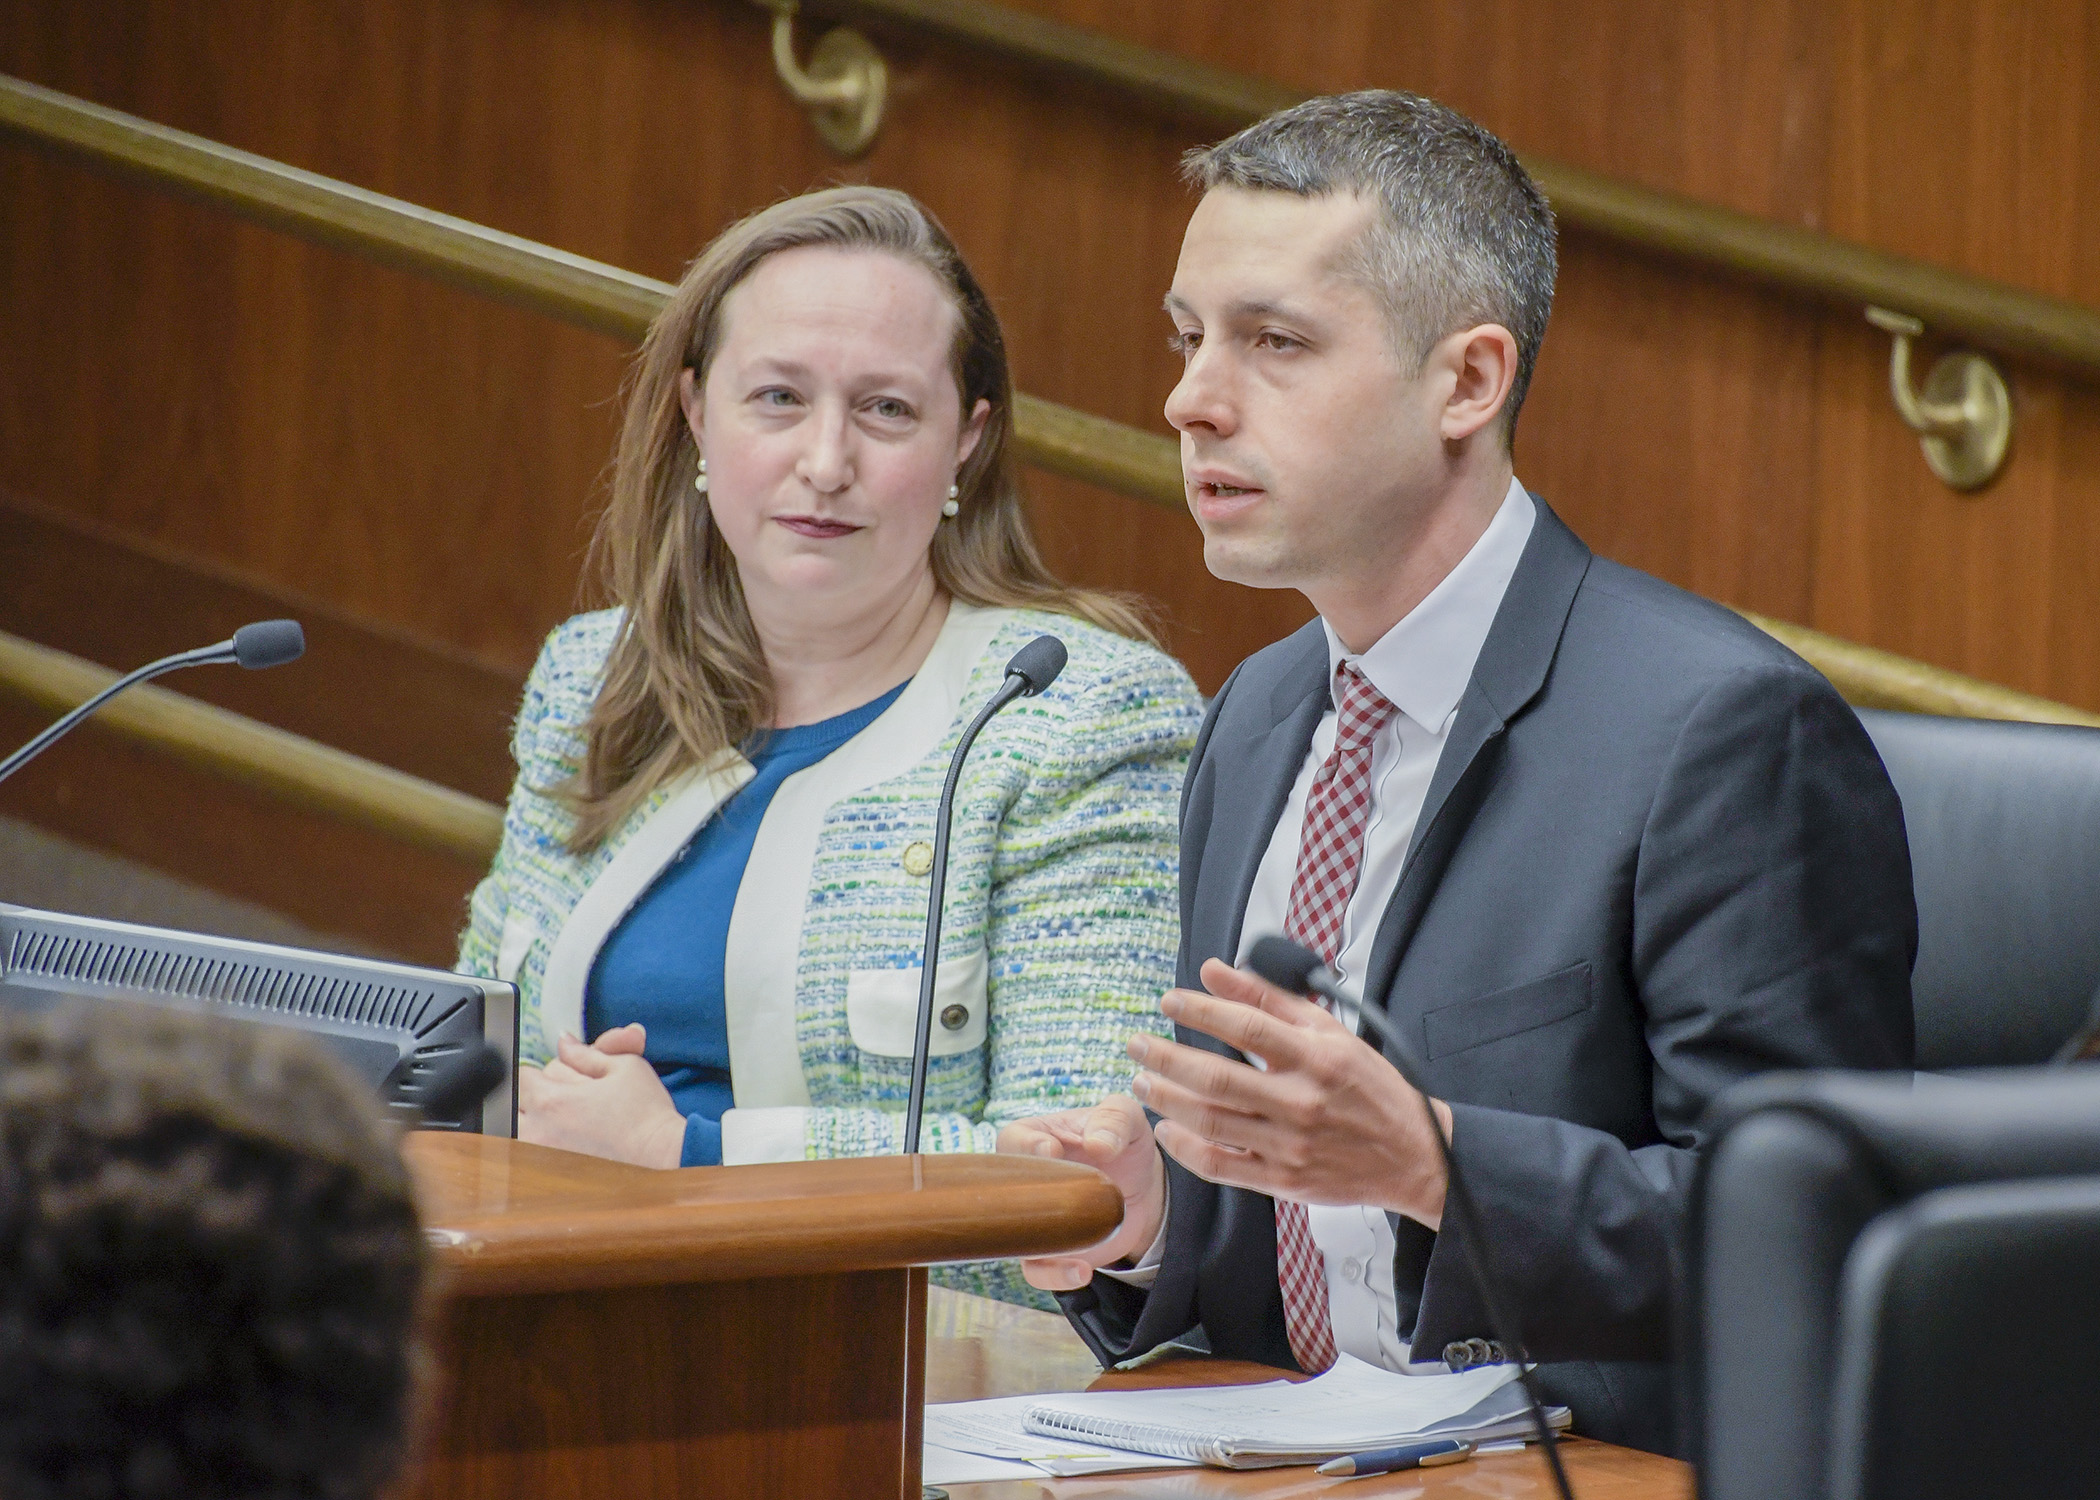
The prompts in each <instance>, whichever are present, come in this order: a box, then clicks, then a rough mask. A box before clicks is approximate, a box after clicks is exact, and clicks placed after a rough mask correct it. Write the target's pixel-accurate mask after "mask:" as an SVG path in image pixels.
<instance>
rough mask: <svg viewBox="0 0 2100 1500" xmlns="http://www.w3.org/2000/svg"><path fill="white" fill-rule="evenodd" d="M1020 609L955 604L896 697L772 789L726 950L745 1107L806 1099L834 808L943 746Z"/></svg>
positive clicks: (733, 1065)
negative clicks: (802, 1002) (821, 896)
mask: <svg viewBox="0 0 2100 1500" xmlns="http://www.w3.org/2000/svg"><path fill="white" fill-rule="evenodd" d="M1012 614H1013V611H1011V610H1005V609H977V608H974V607H972V606H971V605H968V604H963V603H961V602H959V601H958V602H956V603H953V604H950V605H949V606H948V618H947V620H946V621H945V622H943V623H942V625H941V633H940V634H939V635H938V636H937V637H935V639H934V643H933V649H932V650H931V651H929V652H928V653H927V654H926V660H925V661H924V662H923V663H921V664H920V667H919V670H918V671H917V672H915V673H913V674H912V679H911V682H910V683H909V684H908V685H907V686H906V687H905V689H904V691H903V692H902V693H899V694H898V695H897V701H896V702H895V703H892V704H891V705H890V706H889V707H888V708H886V709H884V710H883V711H882V713H881V714H880V715H879V716H878V717H877V718H876V720H875V722H874V723H872V724H870V725H869V726H868V727H867V728H865V729H863V730H862V731H861V732H860V733H859V734H857V735H855V736H854V737H853V738H852V739H850V740H848V741H847V742H846V743H845V744H843V745H841V746H839V748H838V749H836V750H834V751H832V753H831V754H830V755H828V756H826V757H825V758H824V759H823V760H820V761H818V762H817V763H816V764H815V765H813V766H808V767H805V768H804V769H803V770H800V771H797V772H796V773H795V774H794V775H792V776H790V777H788V778H787V780H785V781H783V782H781V784H780V789H779V790H778V791H776V792H774V793H773V800H772V801H771V802H770V803H768V804H767V806H766V816H765V819H764V821H762V822H761V823H760V824H759V825H758V837H757V838H756V839H755V840H754V841H753V843H752V846H751V859H750V862H749V863H748V864H746V865H745V866H744V878H743V881H742V883H741V884H739V885H738V886H737V893H736V907H735V909H734V910H733V911H732V912H731V913H730V916H729V943H728V948H727V951H726V952H725V953H724V954H723V959H722V993H723V997H724V1000H725V1002H726V1004H727V1007H728V1019H729V1076H730V1079H731V1082H732V1085H733V1087H734V1089H735V1093H736V1107H737V1108H738V1109H767V1108H775V1107H779V1106H783V1105H803V1104H808V1103H809V1088H808V1085H807V1084H806V1083H805V1082H804V1080H803V1077H802V1044H801V1040H800V1039H799V1038H798V1037H797V1036H796V1034H795V1011H796V1006H795V980H796V973H797V970H798V969H799V968H800V966H801V960H802V919H803V914H804V913H805V912H806V911H807V910H808V909H809V882H810V870H811V868H812V867H813V866H814V865H815V863H816V858H817V840H818V838H819V837H820V836H821V835H822V833H823V831H824V817H825V814H827V813H829V812H830V811H831V809H832V808H833V807H834V806H835V805H836V804H838V803H839V802H842V801H844V800H845V799H846V798H848V797H851V796H854V795H855V794H856V793H859V792H862V791H865V790H866V789H867V788H869V787H871V786H875V785H878V784H879V783H881V782H885V781H890V780H893V779H895V778H896V777H899V776H902V775H904V774H905V773H906V772H907V771H909V770H911V769H912V767H914V766H916V765H918V764H919V762H920V761H922V760H924V759H925V758H926V757H927V756H929V755H931V754H932V753H933V752H934V750H935V749H936V748H937V747H938V746H939V745H940V742H941V739H942V737H943V736H944V735H946V734H947V732H948V727H949V725H950V724H952V723H953V722H954V720H955V716H956V713H957V712H958V710H959V709H960V707H961V704H962V690H963V688H964V686H965V685H966V684H967V683H968V682H969V680H970V673H971V671H972V670H973V669H975V667H976V665H977V663H978V661H979V659H981V658H982V657H983V655H984V653H985V649H986V648H987V647H988V646H990V645H991V643H992V638H993V637H994V636H996V635H997V634H998V633H999V631H1000V629H1001V628H1002V627H1003V626H1004V625H1005V624H1006V622H1007V620H1008V619H1009V618H1011V617H1012Z"/></svg>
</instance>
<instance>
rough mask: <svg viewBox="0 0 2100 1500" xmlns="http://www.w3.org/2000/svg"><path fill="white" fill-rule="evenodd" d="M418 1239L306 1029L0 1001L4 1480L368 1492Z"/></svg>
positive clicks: (406, 1373) (44, 1484)
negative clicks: (10, 1010)
mask: <svg viewBox="0 0 2100 1500" xmlns="http://www.w3.org/2000/svg"><path fill="white" fill-rule="evenodd" d="M425 1256H426V1252H425V1250H424V1245H423V1236H422V1232H421V1228H420V1226H419V1224H418V1221H417V1218H416V1210H415V1204H414V1201H413V1198H412V1197H411V1191H410V1182H409V1176H408V1172H407V1170H406V1168H405V1167H404V1166H403V1165H402V1162H401V1157H400V1153H399V1151H398V1150H397V1148H396V1145H395V1141H394V1138H393V1134H392V1131H391V1128H390V1127H388V1126H386V1125H384V1124H383V1123H382V1122H381V1121H380V1119H379V1117H378V1111H377V1109H376V1107H375V1105H374V1101H373V1100H372V1099H371V1098H370V1097H369V1093H368V1091H367V1090H366V1089H364V1088H363V1087H361V1086H360V1085H359V1084H358V1083H357V1082H356V1081H355V1080H354V1079H353V1078H351V1077H350V1076H349V1075H348V1074H347V1073H346V1072H345V1071H344V1070H342V1069H341V1068H339V1067H338V1066H337V1065H336V1064H335V1062H334V1060H333V1059H332V1058H330V1057H328V1056H326V1055H324V1054H323V1053H321V1052H320V1051H319V1050H318V1048H316V1047H315V1046H314V1045H313V1044H311V1043H310V1042H308V1041H306V1040H305V1039H304V1038H301V1037H298V1036H296V1035H292V1034H288V1033H285V1032H282V1031H278V1030H274V1029H272V1028H269V1027H266V1026H261V1025H256V1024H253V1023H249V1022H240V1021H230V1020H217V1019H212V1018H208V1017H204V1016H201V1015H193V1014H187V1013H183V1012H177V1011H168V1010H162V1009H159V1008H157V1007H154V1008H148V1007H144V1006H138V1007H133V1006H130V1005H96V1006H89V1005H85V1004H83V1005H72V1006H66V1007H63V1008H61V1009H58V1010H55V1011H49V1012H43V1013H39V1014H22V1013H16V1014H7V1013H4V1012H0V1496H4V1497H5V1500H212V1497H218V1496H225V1497H229V1500H231V1497H240V1500H313V1497H319V1500H370V1497H371V1496H373V1495H375V1494H377V1493H379V1492H380V1491H381V1490H383V1489H384V1488H386V1487H387V1486H388V1485H389V1484H390V1483H391V1482H392V1481H393V1479H394V1478H395V1476H396V1474H397V1472H398V1471H399V1469H400V1467H401V1464H402V1461H403V1458H404V1455H405V1450H406V1448H407V1446H408V1432H409V1425H410V1422H411V1418H412V1409H413V1405H414V1397H415V1393H416V1389H417V1387H418V1384H419V1381H418V1367H419V1364H420V1359H421V1355H420V1352H419V1344H418V1340H417V1331H418V1328H419V1327H420V1321H421V1310H422V1300H423V1294H424V1282H425Z"/></svg>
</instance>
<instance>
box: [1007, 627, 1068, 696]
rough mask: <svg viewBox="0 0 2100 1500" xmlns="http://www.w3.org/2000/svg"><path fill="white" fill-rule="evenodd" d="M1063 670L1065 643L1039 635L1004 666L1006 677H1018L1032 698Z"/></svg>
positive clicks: (1051, 637)
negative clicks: (1025, 685)
mask: <svg viewBox="0 0 2100 1500" xmlns="http://www.w3.org/2000/svg"><path fill="white" fill-rule="evenodd" d="M1064 669H1065V643H1064V642H1063V641H1061V640H1059V639H1058V638H1057V637H1056V636H1054V635H1039V636H1037V637H1036V638H1035V639H1034V640H1032V641H1030V642H1029V643H1028V644H1027V645H1025V646H1023V647H1022V648H1021V649H1020V650H1018V651H1016V652H1015V653H1014V659H1013V660H1012V661H1010V662H1008V663H1007V664H1006V675H1007V676H1009V677H1018V678H1020V679H1021V680H1022V681H1023V682H1025V683H1027V684H1028V687H1027V689H1026V692H1027V694H1028V696H1029V697H1031V698H1033V697H1034V696H1035V695H1036V694H1037V693H1040V692H1041V691H1042V690H1043V689H1044V688H1046V687H1048V686H1050V684H1051V683H1053V682H1055V681H1057V674H1058V673H1060V672H1062V671H1063V670H1064Z"/></svg>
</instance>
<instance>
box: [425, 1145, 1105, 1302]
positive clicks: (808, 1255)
mask: <svg viewBox="0 0 2100 1500" xmlns="http://www.w3.org/2000/svg"><path fill="white" fill-rule="evenodd" d="M404 1152H405V1154H406V1156H407V1157H408V1160H409V1164H410V1167H411V1169H412V1170H413V1171H414V1172H415V1175H416V1178H417V1185H418V1191H419V1194H420V1196H421V1198H422V1201H423V1208H424V1218H425V1223H426V1226H427V1229H426V1232H427V1233H428V1234H429V1236H430V1239H431V1243H432V1246H433V1249H434V1252H435V1255H436V1258H437V1260H438V1262H439V1264H440V1266H441V1267H442V1274H443V1279H444V1281H445V1284H446V1291H447V1293H448V1294H449V1295H452V1296H467V1297H474V1296H507V1295H518V1294H522V1293H534V1292H558V1291H578V1290H584V1289H592V1288H610V1287H640V1286H657V1285H667V1284H671V1283H677V1282H713V1281H737V1280H746V1279H750V1278H754V1277H778V1276H806V1275H827V1274H837V1273H845V1272H852V1271H871V1270H891V1269H897V1268H902V1267H906V1266H924V1265H936V1264H940V1263H943V1262H949V1261H960V1260H979V1259H991V1258H997V1257H1004V1256H1014V1255H1040V1254H1054V1253H1056V1252H1059V1251H1064V1250H1076V1249H1079V1248H1081V1247H1083V1246H1085V1245H1090V1244H1094V1243H1096V1242H1098V1241H1099V1240H1101V1239H1103V1238H1105V1237H1106V1236H1107V1235H1108V1234H1109V1233H1110V1232H1111V1231H1113V1230H1114V1228H1115V1226H1116V1224H1117V1223H1118V1222H1119V1221H1120V1219H1121V1217H1122V1208H1123V1205H1122V1197H1121V1195H1120V1194H1119V1193H1118V1192H1117V1191H1116V1189H1115V1188H1114V1186H1113V1185H1111V1184H1110V1183H1109V1181H1108V1179H1107V1178H1105V1177H1103V1176H1102V1175H1101V1174H1100V1173H1099V1172H1096V1171H1094V1170H1093V1169H1092V1168H1090V1167H1083V1166H1077V1165H1074V1164H1072V1163H1068V1162H1056V1161H1044V1160H1041V1159H1037V1158H1030V1157H1018V1156H988V1155H956V1156H915V1157H901V1156H887V1157H866V1158H858V1159H852V1160H837V1161H816V1162H794V1163H784V1164H778V1165H768V1166H755V1167H695V1168H690V1169H686V1170H682V1171H668V1172H659V1171H650V1170H647V1169H644V1168H639V1167H631V1166H626V1165H623V1164H621V1163H617V1162H605V1161H598V1160H596V1159H594V1158H589V1157H581V1156H577V1155H575V1154H573V1153H570V1152H564V1151H554V1150H551V1149H549V1148H547V1147H542V1146H531V1145H526V1144H524V1143H522V1142H516V1141H503V1140H496V1139H493V1138H489V1137H474V1136H461V1135H444V1134H439V1133H435V1132H429V1133H419V1134H415V1135H412V1136H410V1137H409V1139H408V1141H407V1142H406V1143H405V1147H404Z"/></svg>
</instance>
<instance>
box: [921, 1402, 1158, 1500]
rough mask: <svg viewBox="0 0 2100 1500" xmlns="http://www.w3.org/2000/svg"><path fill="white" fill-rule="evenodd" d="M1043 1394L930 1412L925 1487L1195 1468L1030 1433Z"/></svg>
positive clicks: (951, 1405)
mask: <svg viewBox="0 0 2100 1500" xmlns="http://www.w3.org/2000/svg"><path fill="white" fill-rule="evenodd" d="M1046 1399H1047V1398H1046V1397H1043V1396H999V1397H995V1398H993V1399H992V1400H989V1401H953V1402H948V1403H945V1404H940V1405H934V1406H929V1407H927V1408H926V1455H925V1473H924V1476H923V1477H924V1480H925V1482H926V1483H927V1484H974V1483H976V1482H978V1481H980V1480H987V1479H1040V1478H1041V1477H1042V1476H1043V1475H1045V1474H1058V1475H1068V1474H1109V1473H1116V1472H1119V1471H1121V1470H1124V1469H1179V1468H1193V1467H1195V1465H1196V1464H1197V1462H1198V1460H1196V1459H1193V1458H1159V1457H1157V1456H1155V1455H1153V1454H1150V1453H1130V1452H1127V1451H1124V1450H1121V1449H1115V1448H1107V1447H1103V1446H1102V1445H1101V1444H1099V1443H1082V1442H1077V1441H1075V1440H1073V1439H1071V1438H1069V1437H1063V1436H1055V1437H1045V1436H1043V1435H1042V1434H1039V1433H1033V1432H1030V1431H1029V1430H1028V1426H1027V1419H1028V1410H1029V1408H1030V1407H1032V1406H1039V1405H1041V1404H1042V1402H1043V1401H1044V1400H1046Z"/></svg>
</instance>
